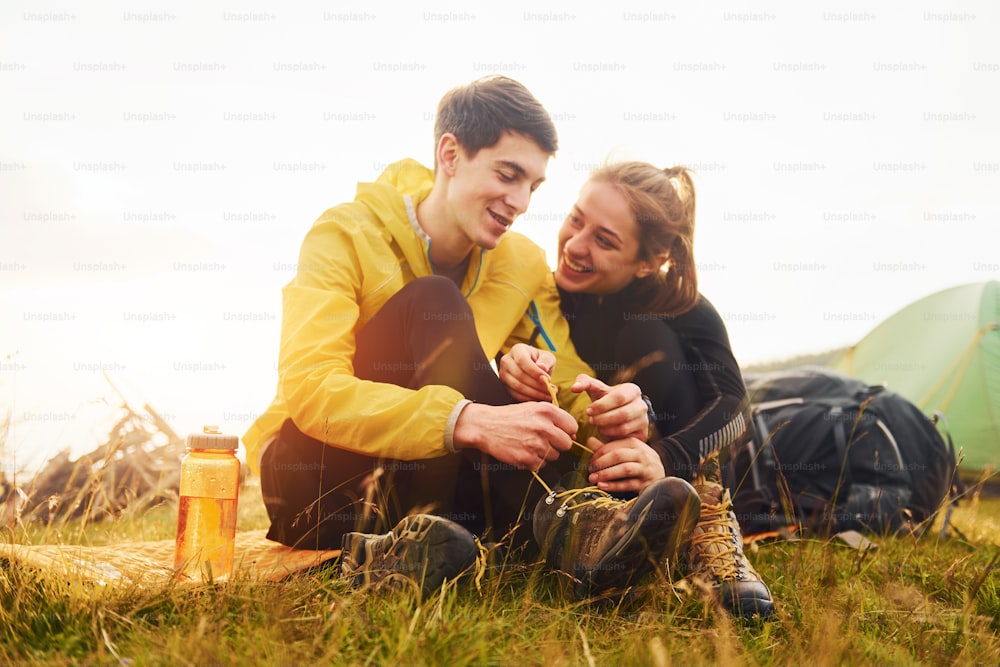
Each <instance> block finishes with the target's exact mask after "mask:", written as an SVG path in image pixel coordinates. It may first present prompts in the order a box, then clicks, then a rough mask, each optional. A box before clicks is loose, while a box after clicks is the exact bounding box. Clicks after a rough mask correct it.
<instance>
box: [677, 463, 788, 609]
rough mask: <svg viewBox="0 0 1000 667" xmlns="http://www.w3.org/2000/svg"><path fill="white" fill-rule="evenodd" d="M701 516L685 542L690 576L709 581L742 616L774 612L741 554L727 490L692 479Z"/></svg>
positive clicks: (739, 534) (740, 537) (724, 602)
mask: <svg viewBox="0 0 1000 667" xmlns="http://www.w3.org/2000/svg"><path fill="white" fill-rule="evenodd" d="M694 488H695V489H697V491H698V496H699V497H700V498H701V516H699V517H698V525H697V526H695V529H694V532H692V533H691V539H690V541H689V542H688V549H687V554H686V562H687V566H688V570H689V572H690V573H691V575H692V576H694V577H697V578H699V579H701V580H702V581H704V582H706V583H708V584H710V585H711V586H712V587H714V588H715V590H716V591H717V592H718V595H719V600H720V601H721V602H722V605H723V606H724V607H726V608H727V609H728V610H729V611H730V613H732V614H733V615H735V616H741V617H743V618H750V617H752V616H760V617H761V618H765V617H767V616H770V615H771V614H772V613H774V601H773V600H772V599H771V591H769V590H768V588H767V585H766V584H765V583H764V581H763V580H762V579H761V577H760V575H759V574H757V571H756V570H754V569H753V566H752V565H750V561H748V560H747V557H746V556H745V555H744V553H743V534H742V532H741V531H740V524H739V523H738V522H737V521H736V514H734V513H733V501H732V499H731V498H730V496H729V490H728V489H723V488H722V485H721V484H719V483H717V482H710V481H706V480H705V479H704V478H703V477H699V478H696V479H695V482H694Z"/></svg>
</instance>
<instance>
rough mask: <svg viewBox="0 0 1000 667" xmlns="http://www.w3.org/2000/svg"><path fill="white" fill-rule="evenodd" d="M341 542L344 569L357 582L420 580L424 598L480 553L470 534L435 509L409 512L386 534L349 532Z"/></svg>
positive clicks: (403, 585) (400, 584) (392, 583)
mask: <svg viewBox="0 0 1000 667" xmlns="http://www.w3.org/2000/svg"><path fill="white" fill-rule="evenodd" d="M341 546H342V549H343V550H342V552H341V554H340V572H341V574H342V575H343V576H344V577H347V578H349V579H351V581H352V583H353V584H354V585H355V586H361V585H370V584H379V585H386V586H389V587H390V588H406V587H412V586H413V585H414V584H416V585H417V587H418V588H419V589H420V591H421V594H422V596H423V597H425V598H426V597H427V596H428V595H430V594H431V593H433V592H434V591H435V590H437V589H438V588H439V587H440V586H441V584H443V583H444V581H445V579H455V578H456V577H457V576H458V575H459V574H461V573H462V572H464V571H465V570H466V569H468V568H469V567H470V566H471V565H472V564H473V563H475V562H476V559H477V556H478V555H479V547H478V546H477V544H476V538H474V537H473V536H472V533H470V532H469V531H468V530H466V529H465V528H463V527H462V526H460V525H458V524H457V523H455V522H453V521H449V520H448V519H445V518H443V517H439V516H433V515H431V514H414V515H411V516H408V517H406V518H404V519H403V520H402V521H400V522H399V523H398V524H396V526H395V527H394V528H393V529H392V530H391V531H389V532H388V533H386V534H385V535H368V534H366V533H347V534H346V535H344V538H343V541H342V545H341Z"/></svg>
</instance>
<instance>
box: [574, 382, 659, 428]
mask: <svg viewBox="0 0 1000 667" xmlns="http://www.w3.org/2000/svg"><path fill="white" fill-rule="evenodd" d="M570 389H572V390H573V391H575V392H578V393H579V392H581V391H585V392H587V394H588V395H589V396H590V400H591V401H592V403H591V404H590V406H589V407H587V415H588V416H589V419H590V423H591V424H593V425H594V427H595V428H597V430H598V431H599V432H600V434H601V435H602V436H603V437H604V438H607V439H609V440H612V439H619V438H637V439H639V440H641V441H642V442H646V439H647V438H648V437H649V412H648V410H649V409H648V408H647V407H646V403H645V401H643V400H642V391H641V390H640V389H639V386H638V385H636V384H633V383H631V382H626V383H623V384H616V385H615V386H613V387H611V386H608V385H606V384H604V383H603V382H601V381H600V380H598V379H596V378H592V377H590V376H589V375H583V374H581V375H578V376H577V377H576V382H574V383H573V386H572V387H570Z"/></svg>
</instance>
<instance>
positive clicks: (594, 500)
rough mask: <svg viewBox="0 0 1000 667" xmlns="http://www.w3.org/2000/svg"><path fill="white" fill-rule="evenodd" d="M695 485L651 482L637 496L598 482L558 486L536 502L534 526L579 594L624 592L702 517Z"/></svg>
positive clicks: (552, 561)
mask: <svg viewBox="0 0 1000 667" xmlns="http://www.w3.org/2000/svg"><path fill="white" fill-rule="evenodd" d="M700 506H701V504H700V502H699V500H698V494H697V493H695V490H694V488H693V487H692V486H691V485H690V484H688V483H687V482H686V481H684V480H683V479H680V478H678V477H665V478H663V479H659V480H657V481H655V482H653V483H652V484H649V485H648V486H646V488H645V489H643V490H642V492H641V493H640V494H639V495H638V496H636V497H635V498H633V499H632V500H628V501H626V500H620V499H617V498H613V497H612V496H610V495H608V494H607V493H605V492H604V491H601V490H600V489H598V488H597V487H596V486H588V487H584V488H579V489H564V488H563V487H562V486H556V487H555V489H553V490H552V492H551V493H549V494H548V495H547V496H545V497H544V498H542V499H541V500H540V501H538V505H537V506H536V507H535V514H534V518H533V524H532V528H533V530H534V534H535V540H536V541H537V542H538V544H539V546H540V547H541V550H542V555H543V556H544V557H545V561H546V563H548V565H549V566H550V567H552V568H554V569H556V570H560V571H562V572H565V573H566V574H569V575H570V576H571V577H572V578H573V594H574V595H575V596H576V597H577V598H583V597H586V596H588V595H593V594H601V593H606V592H609V591H619V590H621V589H623V588H625V587H626V586H628V585H629V584H630V583H631V582H633V581H637V580H638V579H639V578H640V577H642V575H644V574H646V573H647V572H649V571H650V570H652V569H653V568H654V567H655V564H656V563H658V562H662V560H663V559H664V558H669V559H671V560H672V559H673V555H674V554H675V553H676V551H677V548H678V547H679V546H680V545H682V544H684V542H685V540H686V539H687V537H688V535H689V534H690V533H691V530H692V528H693V527H694V524H695V522H696V521H697V519H698V510H699V509H700Z"/></svg>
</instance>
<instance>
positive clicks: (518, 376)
mask: <svg viewBox="0 0 1000 667" xmlns="http://www.w3.org/2000/svg"><path fill="white" fill-rule="evenodd" d="M555 366H556V356H555V355H554V354H552V353H551V352H549V351H548V350H539V349H538V348H537V347H531V346H530V345H526V344H524V343H517V344H516V345H514V347H512V348H511V349H510V352H508V353H507V354H505V355H503V357H501V358H500V364H499V368H498V370H499V373H500V381H501V382H503V383H504V385H505V386H506V387H507V391H509V392H510V395H511V396H513V397H514V398H515V399H517V400H518V401H521V402H524V401H545V402H547V403H551V402H552V395H551V394H550V393H549V384H548V378H549V376H550V375H552V369H554V368H555Z"/></svg>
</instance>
